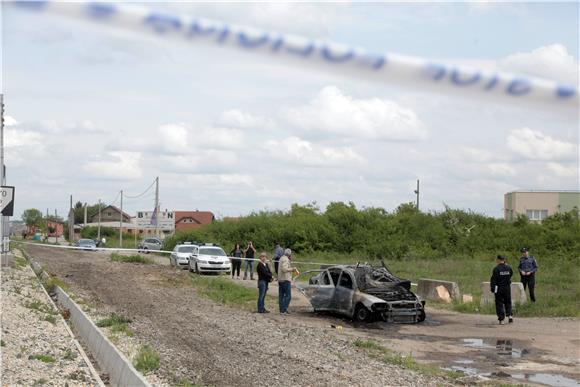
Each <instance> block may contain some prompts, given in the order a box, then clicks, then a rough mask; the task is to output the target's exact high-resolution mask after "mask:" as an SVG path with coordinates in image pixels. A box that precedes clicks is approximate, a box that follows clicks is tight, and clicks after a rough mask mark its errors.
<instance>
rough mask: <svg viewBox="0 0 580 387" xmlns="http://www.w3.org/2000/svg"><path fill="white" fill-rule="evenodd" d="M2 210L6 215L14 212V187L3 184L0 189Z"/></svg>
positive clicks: (0, 208)
mask: <svg viewBox="0 0 580 387" xmlns="http://www.w3.org/2000/svg"><path fill="white" fill-rule="evenodd" d="M0 210H1V211H2V215H4V216H12V215H13V213H14V187H13V186H8V185H3V186H2V188H1V189H0Z"/></svg>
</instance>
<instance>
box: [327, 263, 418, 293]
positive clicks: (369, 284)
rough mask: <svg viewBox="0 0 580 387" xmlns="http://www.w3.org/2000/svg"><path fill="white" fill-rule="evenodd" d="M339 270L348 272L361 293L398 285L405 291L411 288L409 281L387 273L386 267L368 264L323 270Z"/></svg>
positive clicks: (340, 266)
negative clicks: (353, 277)
mask: <svg viewBox="0 0 580 387" xmlns="http://www.w3.org/2000/svg"><path fill="white" fill-rule="evenodd" d="M330 269H341V270H345V271H348V272H350V273H351V274H353V275H354V276H355V278H356V282H357V285H358V288H359V289H360V290H361V291H365V290H367V289H377V288H383V287H392V286H393V285H399V286H402V287H404V288H406V289H407V290H409V289H410V288H411V281H409V280H406V279H402V278H399V277H397V276H396V275H394V274H393V273H391V272H390V271H389V269H388V268H387V267H386V266H383V267H373V266H371V265H369V264H358V265H335V266H329V267H326V268H325V270H330Z"/></svg>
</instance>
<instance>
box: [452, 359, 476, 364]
mask: <svg viewBox="0 0 580 387" xmlns="http://www.w3.org/2000/svg"><path fill="white" fill-rule="evenodd" d="M453 363H457V364H473V360H469V359H457V360H453Z"/></svg>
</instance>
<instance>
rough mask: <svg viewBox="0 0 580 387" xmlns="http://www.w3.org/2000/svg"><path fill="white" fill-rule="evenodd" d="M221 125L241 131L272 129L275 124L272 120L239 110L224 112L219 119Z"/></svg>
mask: <svg viewBox="0 0 580 387" xmlns="http://www.w3.org/2000/svg"><path fill="white" fill-rule="evenodd" d="M218 123H219V124H220V125H224V126H228V127H233V128H240V129H272V128H274V127H275V123H274V121H273V120H272V119H270V118H265V117H259V116H256V115H253V114H250V113H247V112H244V111H242V110H239V109H231V110H227V111H225V112H223V113H222V114H221V116H220V117H219V119H218Z"/></svg>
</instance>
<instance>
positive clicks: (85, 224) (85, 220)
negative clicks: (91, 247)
mask: <svg viewBox="0 0 580 387" xmlns="http://www.w3.org/2000/svg"><path fill="white" fill-rule="evenodd" d="M83 227H87V203H85V217H84V224H83Z"/></svg>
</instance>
